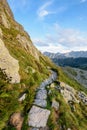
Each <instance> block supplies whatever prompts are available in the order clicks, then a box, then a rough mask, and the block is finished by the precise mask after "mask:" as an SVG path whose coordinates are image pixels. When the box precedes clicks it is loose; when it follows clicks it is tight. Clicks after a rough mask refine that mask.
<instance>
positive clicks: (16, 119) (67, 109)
mask: <svg viewBox="0 0 87 130" xmlns="http://www.w3.org/2000/svg"><path fill="white" fill-rule="evenodd" d="M86 99H87V89H85V88H84V87H83V86H82V85H81V84H79V83H78V82H77V81H76V80H74V79H72V78H70V77H69V76H68V75H66V73H65V72H64V71H63V69H62V68H60V67H57V66H56V65H54V64H53V63H52V62H51V61H50V60H49V58H47V57H45V56H43V55H42V54H41V53H40V52H39V51H38V50H37V49H36V48H35V46H34V45H33V43H32V41H31V39H30V36H29V35H28V34H27V33H26V32H25V30H24V29H23V27H22V26H21V25H20V24H19V23H17V22H16V21H15V19H14V16H13V14H12V12H11V10H10V8H9V5H8V3H7V1H6V0H0V130H82V129H84V130H87V125H86V124H87V104H86V103H87V100H86ZM83 110H84V111H83Z"/></svg>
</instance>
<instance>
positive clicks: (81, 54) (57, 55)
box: [43, 51, 87, 58]
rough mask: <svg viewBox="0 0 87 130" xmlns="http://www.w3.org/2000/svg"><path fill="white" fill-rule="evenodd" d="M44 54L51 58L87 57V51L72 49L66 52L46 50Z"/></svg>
mask: <svg viewBox="0 0 87 130" xmlns="http://www.w3.org/2000/svg"><path fill="white" fill-rule="evenodd" d="M43 54H44V55H46V56H48V57H50V58H71V57H73V58H78V57H87V51H71V52H66V53H59V52H57V53H51V52H44V53H43Z"/></svg>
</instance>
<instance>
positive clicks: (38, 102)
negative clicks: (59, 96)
mask: <svg viewBox="0 0 87 130" xmlns="http://www.w3.org/2000/svg"><path fill="white" fill-rule="evenodd" d="M34 105H37V106H40V107H46V106H47V101H46V100H44V99H43V100H41V99H35V102H34Z"/></svg>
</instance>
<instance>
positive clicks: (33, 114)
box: [28, 106, 50, 128]
mask: <svg viewBox="0 0 87 130" xmlns="http://www.w3.org/2000/svg"><path fill="white" fill-rule="evenodd" d="M49 115H50V111H49V110H47V109H42V108H40V107H37V106H32V108H31V110H30V112H29V119H28V125H29V126H32V127H36V128H40V127H46V124H47V120H48V117H49Z"/></svg>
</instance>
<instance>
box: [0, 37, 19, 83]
mask: <svg viewBox="0 0 87 130" xmlns="http://www.w3.org/2000/svg"><path fill="white" fill-rule="evenodd" d="M0 68H1V70H4V73H6V75H7V77H8V79H9V82H10V83H19V82H20V75H19V63H18V60H16V59H15V58H13V57H12V56H11V55H10V53H9V51H8V49H7V48H6V47H5V45H4V42H3V41H2V40H1V39H0Z"/></svg>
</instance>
